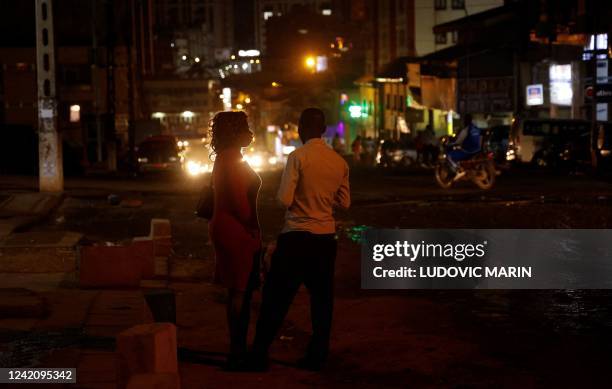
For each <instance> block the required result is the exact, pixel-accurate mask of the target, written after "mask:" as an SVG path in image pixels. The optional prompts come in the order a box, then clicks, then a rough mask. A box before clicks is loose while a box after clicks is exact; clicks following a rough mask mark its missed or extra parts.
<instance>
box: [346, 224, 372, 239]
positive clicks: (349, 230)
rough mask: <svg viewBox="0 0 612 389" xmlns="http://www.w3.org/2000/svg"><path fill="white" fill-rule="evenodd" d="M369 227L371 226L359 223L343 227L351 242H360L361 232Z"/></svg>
mask: <svg viewBox="0 0 612 389" xmlns="http://www.w3.org/2000/svg"><path fill="white" fill-rule="evenodd" d="M371 228H372V227H371V226H366V225H363V224H361V225H357V226H351V227H345V228H344V233H345V234H346V237H347V238H348V239H349V240H350V241H352V242H353V243H361V241H362V239H361V236H362V234H363V233H364V232H365V231H367V230H369V229H371Z"/></svg>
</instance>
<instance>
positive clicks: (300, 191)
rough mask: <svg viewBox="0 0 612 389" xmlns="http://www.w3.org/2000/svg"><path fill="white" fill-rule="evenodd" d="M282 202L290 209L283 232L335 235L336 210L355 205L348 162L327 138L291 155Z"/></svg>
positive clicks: (281, 194)
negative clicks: (351, 192)
mask: <svg viewBox="0 0 612 389" xmlns="http://www.w3.org/2000/svg"><path fill="white" fill-rule="evenodd" d="M278 199H279V200H280V202H281V203H283V205H284V206H285V207H287V212H286V213H285V227H284V228H283V231H282V232H288V231H308V232H311V233H313V234H333V233H335V232H336V222H335V220H334V216H333V207H334V206H338V207H341V208H345V209H346V208H348V207H349V206H350V204H351V197H350V191H349V168H348V165H347V163H346V161H345V160H344V159H343V158H342V157H341V156H339V155H338V153H336V152H335V151H333V150H332V149H331V148H330V147H328V146H327V144H326V143H325V141H324V140H323V139H321V138H314V139H310V140H309V141H307V142H306V144H305V145H304V146H302V147H299V148H297V149H296V150H295V151H293V152H292V153H291V154H289V157H288V158H287V165H286V166H285V170H284V171H283V177H282V179H281V184H280V188H279V190H278Z"/></svg>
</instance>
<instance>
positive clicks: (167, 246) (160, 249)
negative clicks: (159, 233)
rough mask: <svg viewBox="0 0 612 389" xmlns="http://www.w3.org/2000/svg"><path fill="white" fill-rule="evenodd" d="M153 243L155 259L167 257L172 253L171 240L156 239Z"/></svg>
mask: <svg viewBox="0 0 612 389" xmlns="http://www.w3.org/2000/svg"><path fill="white" fill-rule="evenodd" d="M153 243H154V246H155V256H156V257H168V256H170V254H171V253H172V240H171V239H170V238H156V239H154V240H153Z"/></svg>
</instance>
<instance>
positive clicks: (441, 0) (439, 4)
mask: <svg viewBox="0 0 612 389" xmlns="http://www.w3.org/2000/svg"><path fill="white" fill-rule="evenodd" d="M434 8H435V9H438V10H442V9H446V0H434Z"/></svg>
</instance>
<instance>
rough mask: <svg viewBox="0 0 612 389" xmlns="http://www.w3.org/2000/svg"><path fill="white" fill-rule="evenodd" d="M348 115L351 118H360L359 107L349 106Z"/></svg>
mask: <svg viewBox="0 0 612 389" xmlns="http://www.w3.org/2000/svg"><path fill="white" fill-rule="evenodd" d="M348 110H349V114H350V115H351V117H352V118H360V117H361V106H360V105H351V106H350V107H349V108H348Z"/></svg>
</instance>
